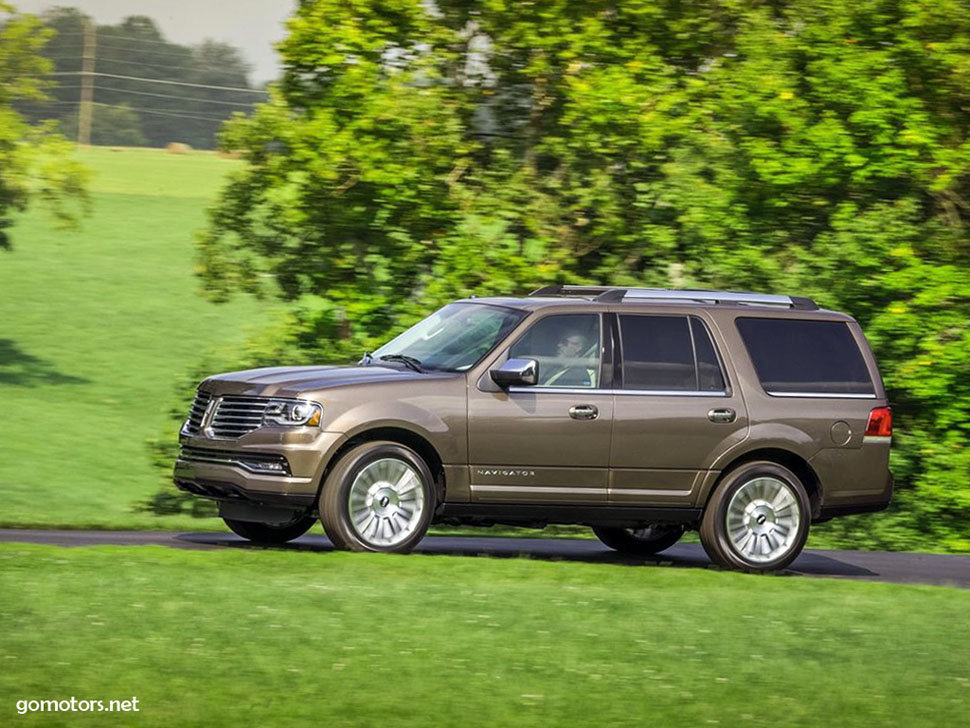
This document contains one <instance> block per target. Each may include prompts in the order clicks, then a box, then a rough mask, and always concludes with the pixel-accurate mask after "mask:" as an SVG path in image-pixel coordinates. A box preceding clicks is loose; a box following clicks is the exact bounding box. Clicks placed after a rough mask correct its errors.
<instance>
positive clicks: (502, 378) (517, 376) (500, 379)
mask: <svg viewBox="0 0 970 728" xmlns="http://www.w3.org/2000/svg"><path fill="white" fill-rule="evenodd" d="M488 373H489V376H491V377H492V381H493V382H495V383H496V384H497V385H498V386H500V387H501V388H502V389H508V388H509V387H515V386H525V387H531V386H532V385H534V384H536V383H537V382H538V381H539V362H537V361H536V360H535V359H509V360H507V361H506V362H505V363H504V364H502V366H500V367H499V368H498V369H492V370H490V371H489V372H488Z"/></svg>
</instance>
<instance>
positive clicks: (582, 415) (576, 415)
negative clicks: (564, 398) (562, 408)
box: [569, 404, 600, 420]
mask: <svg viewBox="0 0 970 728" xmlns="http://www.w3.org/2000/svg"><path fill="white" fill-rule="evenodd" d="M599 413H600V411H599V410H598V409H596V407H594V406H593V405H591V404H577V405H573V406H572V407H570V408H569V416H570V417H572V418H573V419H574V420H595V419H596V418H597V417H598V416H599Z"/></svg>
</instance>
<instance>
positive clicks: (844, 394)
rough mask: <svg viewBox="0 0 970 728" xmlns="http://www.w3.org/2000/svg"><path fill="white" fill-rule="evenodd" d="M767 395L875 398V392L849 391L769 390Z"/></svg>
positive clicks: (766, 391) (766, 392)
mask: <svg viewBox="0 0 970 728" xmlns="http://www.w3.org/2000/svg"><path fill="white" fill-rule="evenodd" d="M765 394H767V395H768V396H769V397H824V398H828V399H877V397H876V395H875V394H852V393H849V392H769V391H768V390H767V389H766V390H765Z"/></svg>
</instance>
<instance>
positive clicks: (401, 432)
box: [317, 425, 445, 504]
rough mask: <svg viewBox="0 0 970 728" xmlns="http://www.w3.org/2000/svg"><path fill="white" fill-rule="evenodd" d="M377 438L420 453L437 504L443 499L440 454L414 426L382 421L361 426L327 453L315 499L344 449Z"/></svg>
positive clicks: (347, 449)
mask: <svg viewBox="0 0 970 728" xmlns="http://www.w3.org/2000/svg"><path fill="white" fill-rule="evenodd" d="M380 440H386V441H388V442H394V443H397V444H398V445H404V446H405V447H408V448H410V449H412V450H414V451H415V452H416V453H417V454H418V455H420V456H421V459H422V460H424V462H425V464H426V465H427V466H428V470H430V471H431V477H432V478H433V479H434V486H435V490H436V494H437V502H438V503H439V504H440V503H443V502H444V499H445V471H444V465H443V462H442V460H441V455H440V454H439V453H438V451H437V449H436V448H435V447H434V445H432V444H431V441H430V440H429V439H428V438H426V437H425V436H423V435H422V434H420V433H418V432H415V431H414V430H410V429H408V428H406V427H400V426H396V425H382V426H379V427H372V428H369V429H365V430H362V431H360V432H356V433H354V434H353V435H351V436H350V437H348V438H347V439H346V440H344V441H343V442H342V443H341V444H340V446H339V447H337V449H336V450H335V451H334V453H333V455H331V457H330V459H329V460H328V461H327V464H326V465H325V466H324V468H323V471H322V472H321V474H320V478H319V481H318V482H317V499H318V500H319V498H320V494H321V493H322V492H323V484H324V483H325V482H326V481H327V476H328V475H329V474H330V471H331V470H333V467H334V465H336V464H337V462H338V461H339V460H340V458H342V457H343V456H344V454H345V453H347V452H348V451H349V450H351V449H352V448H355V447H357V446H358V445H362V444H364V443H365V442H376V441H380Z"/></svg>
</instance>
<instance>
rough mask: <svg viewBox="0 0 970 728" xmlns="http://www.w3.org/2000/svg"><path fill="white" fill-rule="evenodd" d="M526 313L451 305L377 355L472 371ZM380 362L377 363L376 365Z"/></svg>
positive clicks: (375, 357)
mask: <svg viewBox="0 0 970 728" xmlns="http://www.w3.org/2000/svg"><path fill="white" fill-rule="evenodd" d="M523 316H525V312H523V311H516V310H515V309H511V308H502V307H500V306H490V305H487V304H481V303H449V304H448V305H447V306H445V307H444V308H442V309H439V310H438V311H435V312H434V313H433V314H431V315H430V316H428V318H426V319H424V320H423V321H419V322H418V323H416V324H415V325H414V326H412V327H411V328H409V329H408V330H407V331H405V332H404V333H403V334H401V335H400V336H398V337H396V338H395V339H392V340H391V341H389V342H388V343H386V344H384V346H382V347H381V348H380V349H378V350H377V351H375V352H374V354H373V357H374V359H376V360H379V359H380V358H381V357H382V356H394V355H398V356H400V355H402V354H403V355H404V356H408V357H412V358H413V359H416V360H417V361H419V362H420V363H421V368H422V369H436V370H442V371H451V372H463V371H465V370H466V369H471V368H472V367H473V366H475V364H477V363H478V361H479V360H480V359H481V358H482V357H483V356H485V355H486V354H487V353H488V352H489V351H491V350H492V348H493V347H494V346H495V345H496V344H498V343H499V342H500V341H501V340H502V339H504V338H505V336H506V335H507V334H508V333H509V331H511V330H512V328H513V327H514V326H515V325H516V324H517V323H519V321H521V320H522V318H523ZM375 363H377V362H375Z"/></svg>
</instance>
